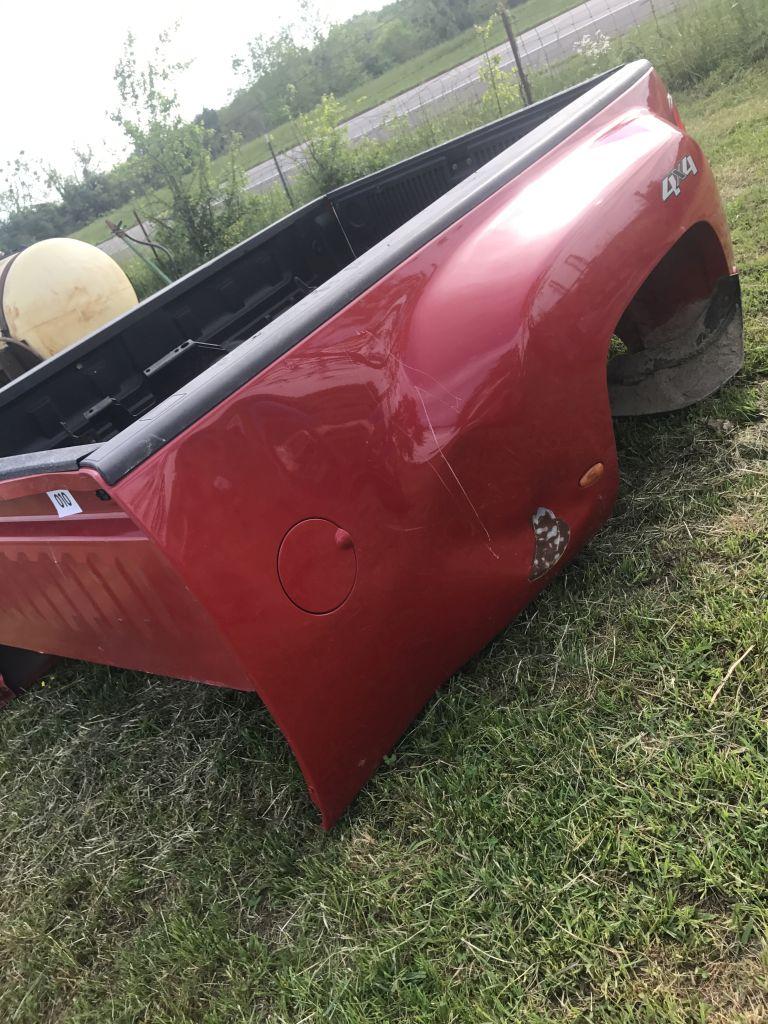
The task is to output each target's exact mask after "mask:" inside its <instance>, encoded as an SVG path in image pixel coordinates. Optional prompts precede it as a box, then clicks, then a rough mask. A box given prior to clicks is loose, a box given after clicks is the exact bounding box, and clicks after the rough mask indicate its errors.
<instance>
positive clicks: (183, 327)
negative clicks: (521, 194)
mask: <svg viewBox="0 0 768 1024" xmlns="http://www.w3.org/2000/svg"><path fill="white" fill-rule="evenodd" d="M608 74H611V72H608ZM606 77H607V75H601V76H599V78H597V79H592V80H591V81H589V82H585V83H582V84H580V85H578V86H576V87H574V88H572V89H569V90H567V91H566V92H563V93H560V94H558V95H557V96H553V97H550V98H549V99H546V100H543V101H542V102H540V103H537V104H535V105H533V106H531V107H528V108H524V109H522V110H519V111H516V112H515V113H513V114H510V115H509V116H507V117H505V118H502V119H501V120H499V121H496V122H493V123H491V124H488V125H485V126H483V127H481V128H478V129H477V130H475V131H472V132H470V133H468V134H466V135H463V136H461V137H459V138H457V139H453V140H452V141H450V142H447V143H445V144H443V145H440V146H437V147H435V148H434V149H430V150H428V151H426V152H423V153H420V154H418V155H417V156H414V157H411V158H410V159H408V160H404V161H403V162H401V163H398V164H396V165H394V166H391V167H387V168H385V169H384V170H381V171H378V172H377V173H375V174H372V175H370V176H368V177H366V178H362V179H360V180H358V181H354V182H352V183H351V184H349V185H345V186H344V187H342V188H340V189H337V190H336V191H334V192H331V193H329V194H328V195H326V196H322V197H320V198H319V199H316V200H314V201H313V202H311V203H309V204H308V205H306V206H304V207H302V208H301V209H299V210H296V211H295V212H293V213H291V214H290V215H288V216H287V217H285V218H284V219H283V220H281V221H279V222H278V223H276V224H273V225H271V226H270V227H268V228H266V229H264V230H263V231H261V232H259V233H258V234H256V235H254V236H253V237H252V238H249V239H247V240H246V241H245V242H243V243H241V244H240V245H238V246H236V247H235V248H234V249H231V250H229V251H228V252H226V253H224V254H223V255H222V256H220V257H218V258H217V259H215V260H213V261H212V262H210V263H208V264H206V265H205V266H203V267H200V268H199V269H198V270H195V271H193V272H192V273H190V274H188V275H186V276H185V277H183V278H181V279H180V280H179V281H177V282H175V283H174V284H172V285H170V286H169V287H167V288H165V289H164V290H162V291H160V292H158V293H157V294H155V295H153V296H151V297H150V298H149V299H147V300H145V301H144V302H142V303H141V304H140V305H139V306H138V307H136V308H135V309H134V310H132V311H131V312H129V313H127V314H125V315H124V316H122V317H120V318H119V319H118V320H116V321H113V322H112V323H111V324H109V325H107V326H106V327H104V328H102V329H101V330H99V331H97V332H96V333H95V334H92V335H91V336H90V337H88V338H85V339H84V340H83V341H81V342H79V343H78V344H77V345H75V346H73V347H72V348H70V349H68V350H66V351H64V352H62V353H60V354H59V355H57V356H55V357H54V358H52V359H50V360H48V361H47V362H45V363H42V364H41V365H40V366H38V367H36V368H34V369H33V370H31V371H29V372H27V373H26V374H24V375H23V376H21V377H19V378H17V379H16V380H14V381H12V382H11V383H10V384H7V385H6V386H5V387H4V388H2V389H1V390H0V457H9V456H20V455H24V454H29V453H32V452H47V451H52V450H55V449H61V448H69V447H73V446H82V445H94V446H97V445H99V444H100V443H102V442H104V441H107V440H109V439H110V438H112V437H114V436H115V435H116V434H118V433H120V432H121V431H122V430H124V429H125V428H126V427H128V426H130V424H131V423H133V422H134V421H135V420H137V419H138V418H139V417H141V416H143V415H144V414H145V413H147V412H148V411H149V410H150V409H152V408H153V407H155V406H157V405H158V404H159V403H161V402H163V401H164V400H165V399H166V398H168V397H169V396H170V395H172V394H174V393H175V392H176V391H178V390H179V389H180V388H182V387H183V386H184V385H185V384H187V383H188V382H189V381H191V380H193V378H195V377H197V376H198V375H199V374H200V373H202V372H203V371H204V370H206V369H207V368H208V367H210V366H211V365H212V364H213V363H215V362H217V361H218V360H220V359H222V357H224V356H226V355H227V353H229V352H231V351H232V350H233V349H235V348H237V347H238V346H239V345H241V344H242V342H244V341H246V340H247V339H249V338H252V337H253V335H255V334H256V333H257V332H259V331H260V330H262V329H263V328H264V327H265V326H266V325H268V324H270V323H271V322H272V321H274V320H275V319H276V318H277V317H279V316H280V315H281V314H282V313H284V312H285V311H286V310H288V309H289V308H291V307H292V306H294V305H295V304H296V303H298V302H299V301H300V300H301V299H303V298H304V297H305V296H307V295H309V294H310V293H311V292H313V291H314V290H315V289H316V288H317V287H318V286H319V285H321V284H323V283H324V282H325V281H327V280H328V279H329V278H331V277H333V276H334V275H335V274H337V273H338V272H339V271H341V270H342V269H343V268H345V267H347V266H348V265H349V264H351V263H353V262H354V261H355V260H356V259H358V258H359V257H360V256H362V254H363V253H365V252H367V251H368V250H369V249H370V248H371V247H372V246H374V245H375V244H376V243H377V242H379V241H381V239H383V238H385V237H386V236H387V235H389V234H391V233H392V232H393V231H395V230H396V229H397V228H399V227H400V226H401V225H403V224H404V223H405V222H406V221H408V220H409V219H411V218H412V217H414V216H415V215H416V214H418V213H419V212H420V211H422V210H424V209H425V208H426V207H428V206H429V205H430V204H431V203H433V202H434V201H435V200H437V199H438V198H439V197H441V196H443V195H444V194H445V193H447V192H449V190H450V189H452V188H453V187H454V186H455V185H457V184H459V183H460V182H462V181H464V179H466V178H468V177H469V176H470V175H472V174H473V173H474V172H475V171H477V170H478V169H479V168H480V167H482V165H484V164H486V163H487V162H488V161H489V160H491V159H492V158H493V157H494V156H496V155H497V154H499V153H501V152H502V151H503V150H505V149H507V148H508V147H509V146H511V145H513V144H514V143H515V142H517V141H519V140H520V139H522V138H523V137H524V136H525V135H527V134H528V133H529V132H531V131H532V130H533V129H534V128H536V127H538V126H539V125H541V124H542V123H543V122H544V121H546V120H547V119H548V118H550V117H552V116H553V114H555V113H557V112H558V111H560V110H561V109H562V108H564V107H565V106H567V105H568V104H570V103H572V102H573V101H574V100H575V99H577V98H578V97H580V96H581V95H582V94H583V93H585V92H587V91H588V90H590V89H591V88H593V87H594V86H595V84H596V83H597V82H600V81H602V80H603V79H604V78H606Z"/></svg>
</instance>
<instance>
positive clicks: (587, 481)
mask: <svg viewBox="0 0 768 1024" xmlns="http://www.w3.org/2000/svg"><path fill="white" fill-rule="evenodd" d="M604 472H605V466H604V465H603V464H602V462H596V463H595V464H594V466H590V467H589V469H588V470H587V472H586V473H585V474H584V476H583V477H582V478H581V480H579V487H591V486H592V484H596V483H597V481H598V480H599V479H600V477H601V476H602V475H603V473H604Z"/></svg>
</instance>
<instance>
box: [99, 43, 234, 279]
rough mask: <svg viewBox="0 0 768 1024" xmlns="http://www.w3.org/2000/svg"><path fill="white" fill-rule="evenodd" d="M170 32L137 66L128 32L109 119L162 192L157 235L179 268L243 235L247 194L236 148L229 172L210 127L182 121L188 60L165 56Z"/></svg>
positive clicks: (155, 209) (152, 212)
mask: <svg viewBox="0 0 768 1024" xmlns="http://www.w3.org/2000/svg"><path fill="white" fill-rule="evenodd" d="M170 39H171V35H170V33H163V35H161V37H160V40H159V44H158V46H157V48H156V50H155V53H154V56H153V58H152V59H151V60H150V61H149V62H148V63H147V64H146V65H144V66H140V65H139V63H138V61H137V58H136V50H135V41H134V38H133V36H132V35H129V36H128V38H127V40H126V43H125V47H124V50H123V55H122V57H121V59H120V61H119V63H118V65H117V67H116V69H115V82H116V84H117V88H118V92H119V95H120V99H121V101H122V105H121V107H120V109H119V110H117V111H116V112H115V113H114V114H112V120H113V121H114V122H115V123H116V124H117V125H119V126H120V128H122V130H123V132H124V133H125V136H126V138H127V139H128V142H129V143H130V146H131V149H132V151H133V159H134V160H135V161H136V163H137V164H138V165H139V166H140V168H141V169H142V172H143V173H144V175H145V177H146V178H147V179H148V180H149V181H151V182H152V184H153V186H154V187H155V188H158V189H160V190H161V193H160V195H161V198H158V199H157V200H155V201H154V203H153V204H152V208H151V209H149V211H148V212H149V216H150V217H151V219H152V220H153V222H154V223H155V225H156V232H157V235H158V241H159V242H161V243H162V244H163V245H165V246H167V247H168V248H169V249H170V250H171V251H172V252H173V253H174V256H175V259H176V263H177V266H178V267H179V269H184V270H188V269H192V268H193V267H195V266H198V265H199V264H200V263H203V262H205V261H206V260H209V259H211V258H212V257H213V256H216V255H217V254H218V253H220V252H221V251H222V250H223V249H225V248H227V247H228V246H229V245H232V244H234V242H236V241H238V240H239V239H240V237H242V235H243V234H244V233H245V231H244V224H243V222H244V220H245V218H246V217H247V215H248V207H249V202H248V196H247V193H246V191H245V182H244V177H243V173H242V170H241V169H240V167H239V164H238V160H237V151H236V149H235V148H233V150H232V151H231V152H230V156H229V160H228V162H227V167H226V172H225V174H224V175H223V176H222V177H221V178H217V177H216V175H215V174H214V172H213V169H212V167H211V155H210V144H211V129H209V128H207V127H206V126H205V125H204V124H203V123H202V121H198V122H197V123H194V122H193V123H190V122H188V121H185V120H184V119H183V118H182V116H181V113H180V111H179V101H178V96H177V93H176V90H175V88H174V84H173V83H174V81H175V79H176V78H177V77H178V76H179V75H180V74H182V73H183V72H184V71H185V70H186V69H187V67H188V66H189V65H188V63H184V62H171V61H169V60H168V58H167V56H166V49H167V46H168V44H169V42H170Z"/></svg>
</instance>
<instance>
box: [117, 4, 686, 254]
mask: <svg viewBox="0 0 768 1024" xmlns="http://www.w3.org/2000/svg"><path fill="white" fill-rule="evenodd" d="M680 2H681V0H587V2H586V3H583V4H580V5H579V6H578V7H574V8H573V9H572V10H570V11H566V12H565V14H560V15H558V16H557V17H556V18H552V19H551V20H550V21H547V22H544V23H543V24H541V25H538V26H537V27H536V28H532V29H530V30H529V31H528V32H523V33H522V34H521V35H520V36H518V48H519V50H520V54H521V58H522V61H523V66H524V67H525V68H531V69H536V68H540V67H542V66H543V65H546V64H547V63H555V62H557V61H558V60H562V59H563V58H564V57H568V56H570V55H571V54H573V53H574V51H575V48H576V46H577V45H578V44H579V42H580V41H581V40H582V38H583V37H584V36H585V35H589V36H592V37H594V35H595V34H596V33H597V32H602V33H603V34H604V35H606V36H609V37H610V36H617V35H621V34H622V33H623V32H626V31H627V29H629V28H631V27H632V26H633V25H635V24H639V23H640V22H642V21H645V20H647V19H648V18H651V17H653V16H654V13H655V14H657V15H658V14H663V13H665V12H666V11H669V10H671V9H672V8H674V7H676V6H678V5H679V3H680ZM490 52H491V53H492V54H498V55H499V56H500V57H501V66H502V68H508V67H510V66H511V65H513V63H514V62H513V58H512V52H511V49H510V47H509V45H508V44H507V43H504V44H503V45H501V46H497V47H495V48H494V49H492V50H491V51H490ZM484 59H485V57H484V56H482V57H473V58H472V60H468V61H466V62H465V63H464V64H459V65H458V67H455V68H451V70H450V71H445V72H444V73H443V74H442V75H438V76H437V77H436V78H431V79H429V80H428V81H426V82H422V83H421V85H417V86H415V87H414V88H413V89H408V90H407V91H406V92H403V93H401V94H400V95H399V96H396V97H395V98H394V99H391V100H387V101H386V102H385V103H380V104H379V105H378V106H377V107H372V108H371V109H370V110H366V111H365V113H362V114H358V115H356V116H355V117H353V118H351V119H350V120H349V121H347V122H346V123H345V127H346V129H347V132H348V133H349V137H350V139H352V140H353V141H354V140H356V139H362V138H366V137H375V136H377V135H381V134H382V133H383V132H384V131H385V128H386V124H387V122H388V121H391V120H392V119H393V118H395V117H408V118H410V119H411V120H412V121H413V122H414V123H415V122H416V121H418V119H419V117H421V116H422V115H423V113H424V112H425V111H429V112H430V113H436V112H438V111H439V110H441V109H445V108H447V107H449V106H453V105H455V104H457V103H461V102H462V101H463V100H469V99H471V98H473V97H475V96H478V95H479V94H480V93H481V92H482V89H483V85H482V82H481V81H480V78H479V71H480V67H481V65H482V62H483V60H484ZM300 156H301V147H300V146H294V147H293V149H289V150H286V151H285V152H284V153H281V154H280V156H279V160H280V166H281V167H282V169H283V172H284V174H286V176H288V177H289V178H290V176H291V174H292V173H293V172H294V171H295V169H296V166H297V161H298V158H300ZM246 180H247V185H246V187H247V188H248V190H249V191H259V192H260V191H263V190H265V189H268V188H271V187H272V186H273V185H275V184H276V183H277V182H278V175H277V171H276V169H275V165H274V163H273V162H272V161H271V160H267V161H265V162H264V163H261V164H257V165H256V166H255V167H251V169H250V170H249V171H247V172H246ZM101 248H102V249H103V250H104V251H105V252H108V253H109V254H110V256H114V257H116V258H121V257H124V255H125V253H126V252H127V249H126V246H125V244H124V243H123V242H121V241H120V239H117V238H109V239H107V241H106V242H102V243H101Z"/></svg>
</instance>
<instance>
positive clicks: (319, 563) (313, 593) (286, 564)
mask: <svg viewBox="0 0 768 1024" xmlns="http://www.w3.org/2000/svg"><path fill="white" fill-rule="evenodd" d="M277 572H278V575H279V577H280V583H281V584H282V587H283V590H284V591H285V594H286V596H287V597H288V598H289V599H290V600H291V601H293V603H294V604H295V605H296V606H297V607H298V608H301V609H302V611H305V612H312V613H313V614H314V615H322V614H324V613H326V612H332V611H335V610H336V609H337V608H338V607H339V606H340V605H342V604H343V603H344V602H345V601H346V599H347V598H348V597H349V595H350V594H351V593H352V588H353V587H354V585H355V578H356V576H357V555H356V554H355V545H354V544H353V542H352V538H351V537H350V535H349V534H348V533H347V532H346V530H343V529H342V528H341V527H340V526H337V524H336V523H332V522H331V521H330V520H328V519H304V520H303V521H302V522H300V523H296V525H295V526H292V527H291V529H290V530H289V531H288V532H287V533H286V535H285V536H284V537H283V540H282V542H281V544H280V550H279V551H278V555H277Z"/></svg>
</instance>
